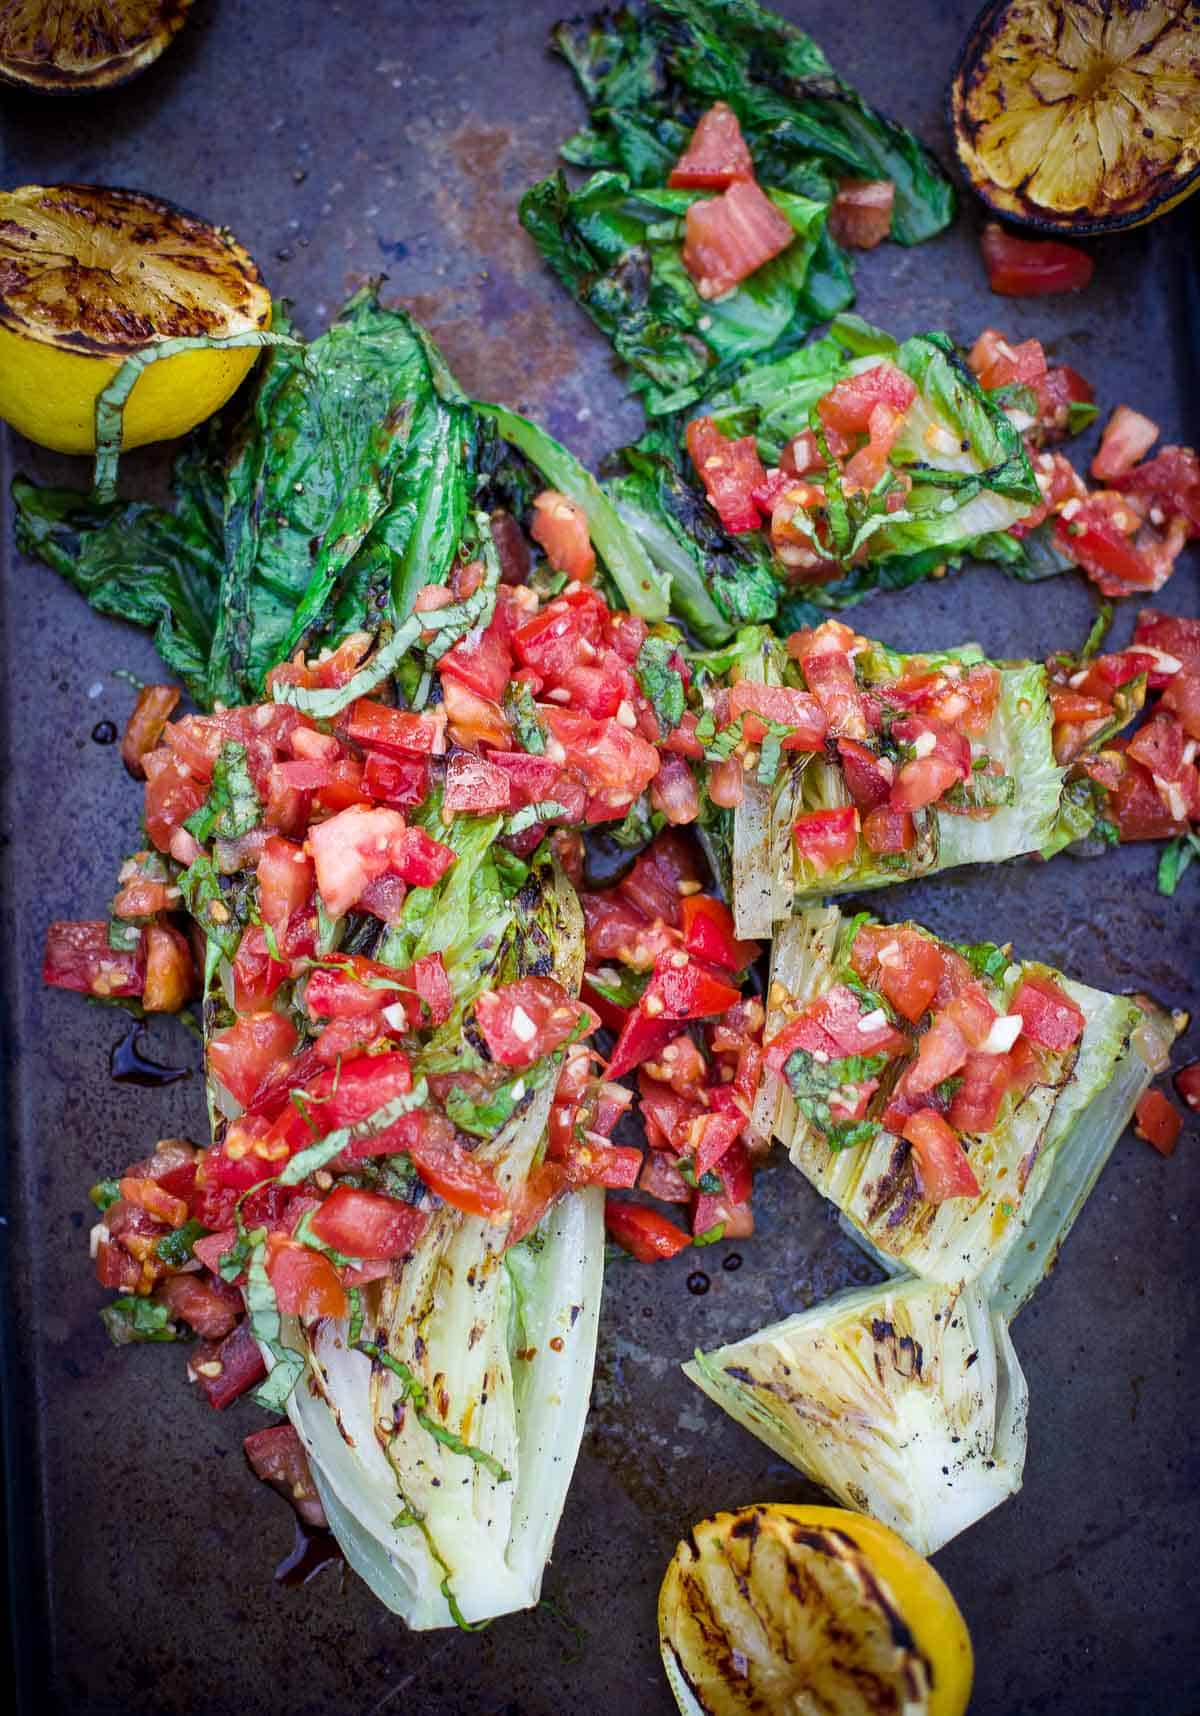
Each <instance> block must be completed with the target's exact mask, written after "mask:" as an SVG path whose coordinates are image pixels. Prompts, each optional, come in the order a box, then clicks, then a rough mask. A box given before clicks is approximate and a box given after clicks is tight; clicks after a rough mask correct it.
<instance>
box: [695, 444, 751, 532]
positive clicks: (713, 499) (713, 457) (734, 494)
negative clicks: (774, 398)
mask: <svg viewBox="0 0 1200 1716" xmlns="http://www.w3.org/2000/svg"><path fill="white" fill-rule="evenodd" d="M687 450H688V453H689V455H690V457H691V461H692V464H693V465H694V466H695V467H696V472H697V475H698V476H699V478H700V480H701V482H702V483H703V484H704V490H705V493H706V494H707V496H708V500H709V504H710V506H712V507H713V509H714V510H715V512H716V513H717V515H718V517H719V518H720V520H721V523H722V524H723V525H724V527H725V529H726V530H728V531H729V532H730V533H731V534H734V535H736V534H738V533H739V532H741V531H744V530H757V529H758V526H759V524H760V522H761V513H760V511H759V503H758V501H757V500H756V499H755V498H754V497H755V492H756V491H757V490H760V489H761V488H762V486H763V484H764V482H765V480H766V472H765V471H764V470H763V466H762V460H761V459H760V458H759V456H758V445H757V443H756V441H755V439H754V436H753V435H743V436H742V438H741V439H740V440H738V441H732V440H730V438H729V436H728V435H723V434H722V433H721V431H720V430H719V429H718V428H717V425H716V423H715V422H714V421H713V419H712V418H711V417H696V418H693V420H692V421H691V422H690V423H689V424H688V426H687Z"/></svg>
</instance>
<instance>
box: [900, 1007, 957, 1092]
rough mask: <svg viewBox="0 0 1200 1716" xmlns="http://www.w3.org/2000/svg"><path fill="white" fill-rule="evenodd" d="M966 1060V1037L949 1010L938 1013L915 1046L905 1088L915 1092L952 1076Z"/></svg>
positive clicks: (932, 1086) (922, 1090)
mask: <svg viewBox="0 0 1200 1716" xmlns="http://www.w3.org/2000/svg"><path fill="white" fill-rule="evenodd" d="M966 1059H967V1039H966V1037H965V1036H964V1035H963V1033H962V1031H961V1030H960V1029H959V1027H958V1025H957V1024H956V1022H955V1021H954V1020H953V1019H952V1018H951V1017H950V1015H949V1013H938V1014H937V1015H936V1016H935V1018H934V1021H933V1023H932V1024H931V1025H930V1027H929V1029H928V1030H927V1031H926V1032H925V1033H924V1034H923V1035H922V1037H921V1039H920V1041H919V1043H918V1045H917V1059H916V1064H915V1065H914V1066H911V1067H909V1069H908V1088H909V1089H910V1090H912V1091H915V1092H916V1093H917V1094H918V1095H919V1094H921V1093H922V1092H924V1091H929V1090H932V1089H933V1088H934V1086H935V1085H939V1084H941V1083H942V1082H943V1080H945V1079H948V1078H951V1077H953V1075H954V1074H955V1073H956V1072H957V1071H958V1069H959V1068H960V1067H961V1066H963V1065H964V1064H965V1062H966Z"/></svg>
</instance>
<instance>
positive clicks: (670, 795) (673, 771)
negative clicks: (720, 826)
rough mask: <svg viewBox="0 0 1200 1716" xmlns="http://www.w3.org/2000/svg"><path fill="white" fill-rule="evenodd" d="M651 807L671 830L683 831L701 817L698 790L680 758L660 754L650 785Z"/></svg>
mask: <svg viewBox="0 0 1200 1716" xmlns="http://www.w3.org/2000/svg"><path fill="white" fill-rule="evenodd" d="M650 805H651V808H652V809H654V810H657V811H660V812H661V814H662V815H663V816H665V817H666V819H667V821H668V822H669V823H670V824H671V826H672V827H673V828H682V827H684V826H686V824H687V823H689V822H695V821H696V818H697V817H698V816H699V815H700V789H699V787H698V786H697V785H696V777H695V775H694V774H693V773H692V771H691V769H690V768H689V767H688V766H687V764H686V763H685V762H684V760H683V758H682V757H676V756H673V755H672V754H671V753H670V752H666V751H665V752H663V754H662V756H661V757H660V758H659V764H658V773H657V774H656V775H655V777H654V779H653V780H652V781H651V782H650Z"/></svg>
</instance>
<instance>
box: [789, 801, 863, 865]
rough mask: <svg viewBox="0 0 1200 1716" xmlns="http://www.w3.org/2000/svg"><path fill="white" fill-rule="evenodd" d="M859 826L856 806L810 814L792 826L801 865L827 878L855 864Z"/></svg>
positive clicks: (797, 820)
mask: <svg viewBox="0 0 1200 1716" xmlns="http://www.w3.org/2000/svg"><path fill="white" fill-rule="evenodd" d="M860 826H861V825H860V821H859V815H858V811H857V810H856V809H855V808H854V806H853V805H846V806H845V807H844V808H843V809H841V810H810V811H806V812H805V813H804V815H803V816H800V817H798V818H797V819H796V821H795V822H794V823H793V824H792V839H793V840H794V841H795V843H796V851H797V852H798V853H799V854H800V858H801V861H802V862H803V863H805V864H807V865H809V866H810V868H811V869H812V870H813V871H814V872H815V874H816V875H818V876H827V875H829V873H830V872H831V871H834V870H840V869H842V868H843V866H845V865H847V864H849V863H851V862H852V860H853V858H854V854H855V853H856V852H857V850H858V836H859V831H860Z"/></svg>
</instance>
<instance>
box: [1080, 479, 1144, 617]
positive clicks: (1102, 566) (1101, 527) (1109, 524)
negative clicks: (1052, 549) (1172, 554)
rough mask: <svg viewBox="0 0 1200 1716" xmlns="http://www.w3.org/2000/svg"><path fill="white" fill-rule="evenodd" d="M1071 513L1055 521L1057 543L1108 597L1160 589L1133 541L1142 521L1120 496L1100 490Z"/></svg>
mask: <svg viewBox="0 0 1200 1716" xmlns="http://www.w3.org/2000/svg"><path fill="white" fill-rule="evenodd" d="M1069 511H1070V516H1069V517H1068V516H1067V514H1066V513H1060V514H1059V515H1058V517H1057V518H1056V519H1055V521H1054V540H1055V542H1056V543H1057V544H1058V546H1059V548H1061V549H1062V551H1063V553H1064V554H1066V555H1067V556H1068V558H1070V559H1071V560H1073V561H1074V562H1075V564H1076V565H1077V566H1081V567H1082V568H1083V570H1084V571H1085V572H1086V573H1087V575H1088V577H1089V578H1090V579H1091V580H1092V581H1093V583H1095V584H1096V585H1097V586H1098V587H1099V588H1100V590H1101V591H1102V592H1103V593H1104V594H1105V595H1106V596H1124V595H1128V594H1130V593H1131V592H1132V591H1134V590H1152V589H1155V588H1157V585H1158V583H1159V582H1160V580H1158V578H1157V577H1156V573H1155V568H1154V566H1153V565H1152V564H1151V562H1150V560H1149V559H1148V558H1147V556H1146V555H1145V554H1144V553H1143V552H1142V550H1141V549H1139V548H1136V547H1135V546H1134V544H1133V542H1132V541H1131V540H1130V537H1131V535H1132V533H1133V532H1134V531H1135V530H1136V529H1137V527H1138V524H1139V523H1140V520H1139V518H1138V516H1137V514H1136V513H1135V512H1134V511H1133V509H1132V507H1131V506H1130V505H1129V503H1128V502H1126V503H1124V504H1122V500H1121V496H1120V495H1119V494H1116V493H1115V492H1114V491H1112V490H1108V489H1100V490H1097V491H1096V492H1095V493H1094V494H1091V495H1089V496H1088V498H1087V500H1085V501H1081V502H1080V503H1079V505H1078V506H1077V507H1076V506H1074V505H1072V506H1071V508H1070V509H1069Z"/></svg>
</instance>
